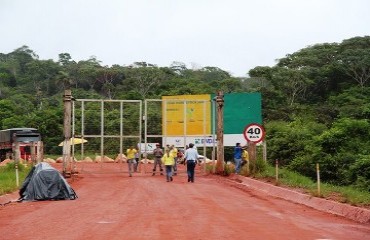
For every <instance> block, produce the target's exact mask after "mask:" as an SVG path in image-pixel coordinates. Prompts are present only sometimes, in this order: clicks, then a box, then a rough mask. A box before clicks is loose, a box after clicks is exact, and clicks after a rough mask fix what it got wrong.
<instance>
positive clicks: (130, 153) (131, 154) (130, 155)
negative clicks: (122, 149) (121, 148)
mask: <svg viewBox="0 0 370 240" xmlns="http://www.w3.org/2000/svg"><path fill="white" fill-rule="evenodd" d="M126 153H127V156H126V157H127V164H128V174H129V176H130V177H132V172H133V171H134V164H135V154H136V153H137V150H136V148H135V147H134V146H131V148H129V149H127V151H126Z"/></svg>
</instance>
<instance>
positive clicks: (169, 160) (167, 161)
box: [161, 148, 175, 182]
mask: <svg viewBox="0 0 370 240" xmlns="http://www.w3.org/2000/svg"><path fill="white" fill-rule="evenodd" d="M161 160H162V163H163V164H164V166H165V168H166V179H167V182H170V181H171V182H172V181H173V177H172V168H173V165H174V164H175V160H174V158H173V156H172V154H171V152H170V149H168V148H166V150H165V154H164V155H163V157H162V159H161Z"/></svg>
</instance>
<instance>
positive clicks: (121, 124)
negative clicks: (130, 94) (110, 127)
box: [119, 102, 123, 169]
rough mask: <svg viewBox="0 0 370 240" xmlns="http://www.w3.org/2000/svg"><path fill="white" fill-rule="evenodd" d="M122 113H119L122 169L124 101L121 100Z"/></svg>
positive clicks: (121, 161)
mask: <svg viewBox="0 0 370 240" xmlns="http://www.w3.org/2000/svg"><path fill="white" fill-rule="evenodd" d="M119 111H120V115H119V163H120V169H122V164H121V163H123V157H122V154H123V102H120V110H119Z"/></svg>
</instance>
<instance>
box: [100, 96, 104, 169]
mask: <svg viewBox="0 0 370 240" xmlns="http://www.w3.org/2000/svg"><path fill="white" fill-rule="evenodd" d="M100 107H101V109H100V121H101V126H100V167H101V168H102V167H103V160H104V100H101V106H100Z"/></svg>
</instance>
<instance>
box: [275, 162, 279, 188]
mask: <svg viewBox="0 0 370 240" xmlns="http://www.w3.org/2000/svg"><path fill="white" fill-rule="evenodd" d="M275 180H276V184H278V182H279V160H277V159H276V160H275Z"/></svg>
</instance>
